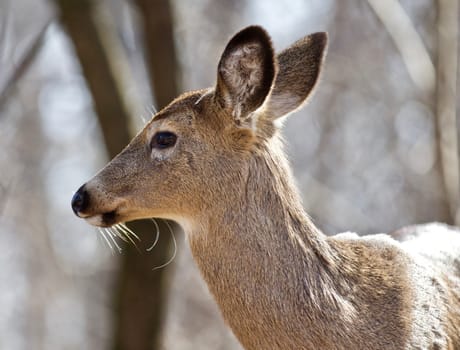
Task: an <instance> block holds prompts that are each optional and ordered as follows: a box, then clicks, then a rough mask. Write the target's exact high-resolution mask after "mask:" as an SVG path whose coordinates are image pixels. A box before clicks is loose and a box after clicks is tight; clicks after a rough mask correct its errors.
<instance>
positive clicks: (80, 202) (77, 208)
mask: <svg viewBox="0 0 460 350" xmlns="http://www.w3.org/2000/svg"><path fill="white" fill-rule="evenodd" d="M88 201H89V195H88V191H86V190H85V185H83V186H81V187H80V188H79V189H78V191H77V192H75V194H74V195H73V197H72V210H73V212H74V213H75V215H77V216H80V215H79V213H82V212H83V211H84V210H85V209H86V207H87V206H88Z"/></svg>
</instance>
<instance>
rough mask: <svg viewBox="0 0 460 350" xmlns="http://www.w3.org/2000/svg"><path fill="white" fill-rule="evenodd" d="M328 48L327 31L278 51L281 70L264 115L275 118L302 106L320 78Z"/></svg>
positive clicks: (307, 37) (279, 68) (309, 36)
mask: <svg viewBox="0 0 460 350" xmlns="http://www.w3.org/2000/svg"><path fill="white" fill-rule="evenodd" d="M326 48H327V33H324V32H320V33H314V34H311V35H308V36H306V37H304V38H303V39H300V40H298V41H297V42H295V43H294V44H293V45H292V46H290V47H288V48H287V49H285V50H284V51H282V52H281V53H280V54H278V56H277V58H278V74H277V76H276V79H275V84H274V87H273V89H272V92H271V94H270V97H269V98H268V100H267V102H266V105H265V113H264V117H265V118H268V119H271V120H275V119H277V118H279V117H282V116H284V115H287V114H289V113H291V112H293V111H295V110H296V109H297V108H299V107H301V106H302V105H303V104H304V103H305V102H306V100H307V98H308V96H310V93H311V92H312V90H313V88H314V87H315V85H316V83H317V82H318V80H319V79H318V78H319V74H320V71H321V68H322V65H323V61H324V57H325V55H326Z"/></svg>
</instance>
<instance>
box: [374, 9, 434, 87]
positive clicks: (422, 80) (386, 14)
mask: <svg viewBox="0 0 460 350" xmlns="http://www.w3.org/2000/svg"><path fill="white" fill-rule="evenodd" d="M368 2H369V5H370V6H371V7H372V9H373V10H374V12H375V14H376V15H377V16H378V17H379V18H380V20H381V21H382V23H383V25H384V26H385V27H386V29H387V31H388V33H389V34H390V36H391V38H392V39H393V41H394V43H395V45H396V47H397V48H398V50H399V52H400V53H401V56H402V59H403V61H404V64H405V65H406V67H407V70H408V72H409V75H410V76H411V78H412V80H413V82H414V84H415V85H416V86H417V88H418V89H419V90H420V91H422V92H423V93H424V94H426V95H431V94H432V93H433V92H434V89H435V80H436V71H435V68H434V65H433V62H431V59H430V55H429V54H428V51H427V49H426V48H425V45H424V44H423V41H422V39H421V38H420V36H419V35H418V33H417V31H416V30H415V28H414V26H413V24H412V22H411V20H410V18H409V16H408V15H407V13H406V12H405V11H404V9H403V8H402V6H401V4H400V3H399V1H398V0H385V1H381V0H368Z"/></svg>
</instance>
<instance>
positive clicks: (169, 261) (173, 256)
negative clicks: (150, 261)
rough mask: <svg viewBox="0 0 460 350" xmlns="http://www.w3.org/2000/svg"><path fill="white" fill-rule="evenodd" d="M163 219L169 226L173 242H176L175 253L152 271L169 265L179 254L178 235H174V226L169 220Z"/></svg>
mask: <svg viewBox="0 0 460 350" xmlns="http://www.w3.org/2000/svg"><path fill="white" fill-rule="evenodd" d="M162 221H163V222H164V223H165V225H166V226H167V227H168V229H169V233H170V234H171V238H172V240H173V243H174V253H173V255H172V256H171V258H170V259H169V260H168V261H167V262H165V263H164V264H162V265H160V266H156V267H154V268H153V269H152V271H155V270H158V269H162V268H164V267H166V266H168V265H169V264H171V263H172V262H173V260H174V259H175V258H176V255H177V242H176V237H174V232H173V229H172V227H171V225H170V224H169V222H168V221H166V220H162Z"/></svg>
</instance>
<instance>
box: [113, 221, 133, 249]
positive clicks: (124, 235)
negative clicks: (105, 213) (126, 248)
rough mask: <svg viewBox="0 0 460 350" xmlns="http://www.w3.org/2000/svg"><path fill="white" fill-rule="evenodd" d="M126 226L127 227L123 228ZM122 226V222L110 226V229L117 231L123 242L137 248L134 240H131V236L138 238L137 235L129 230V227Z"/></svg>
mask: <svg viewBox="0 0 460 350" xmlns="http://www.w3.org/2000/svg"><path fill="white" fill-rule="evenodd" d="M124 227H126V228H127V229H125V228H124ZM124 227H123V226H122V224H116V225H114V226H112V229H113V230H114V231H115V232H117V235H118V236H119V237H120V238H121V239H123V240H124V241H125V242H127V243H128V242H129V243H131V244H132V245H133V246H134V247H136V249H137V250H139V247H138V246H137V244H136V242H135V241H134V240H133V238H132V237H134V238H136V239H137V240H140V239H139V237H138V236H137V235H136V234H135V233H134V232H133V231H132V230H131V229H129V228H128V227H127V226H126V225H124Z"/></svg>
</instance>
